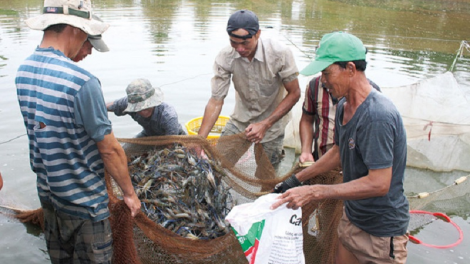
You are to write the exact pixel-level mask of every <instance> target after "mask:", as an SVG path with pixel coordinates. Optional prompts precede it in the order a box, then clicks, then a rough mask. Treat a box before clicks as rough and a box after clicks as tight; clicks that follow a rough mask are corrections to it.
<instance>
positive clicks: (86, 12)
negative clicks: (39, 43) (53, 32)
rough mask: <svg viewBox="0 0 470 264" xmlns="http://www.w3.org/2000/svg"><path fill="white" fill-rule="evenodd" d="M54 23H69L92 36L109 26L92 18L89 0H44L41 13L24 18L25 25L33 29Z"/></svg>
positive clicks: (43, 27)
mask: <svg viewBox="0 0 470 264" xmlns="http://www.w3.org/2000/svg"><path fill="white" fill-rule="evenodd" d="M56 24H67V25H71V26H73V27H76V28H79V29H81V30H83V31H85V32H86V33H87V34H88V35H93V36H95V35H101V34H103V33H104V32H105V31H106V30H107V29H108V27H109V25H108V24H106V23H104V22H102V21H99V20H96V19H93V16H92V7H91V0H44V8H43V14H42V15H39V16H36V17H32V18H29V19H27V20H26V25H28V27H29V28H31V29H35V30H44V29H46V28H48V27H49V26H52V25H56Z"/></svg>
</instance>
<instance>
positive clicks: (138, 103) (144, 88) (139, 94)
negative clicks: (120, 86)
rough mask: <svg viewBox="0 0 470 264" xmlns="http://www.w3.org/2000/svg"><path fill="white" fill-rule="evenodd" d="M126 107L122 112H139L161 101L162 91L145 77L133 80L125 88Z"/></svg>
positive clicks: (157, 104)
mask: <svg viewBox="0 0 470 264" xmlns="http://www.w3.org/2000/svg"><path fill="white" fill-rule="evenodd" d="M126 93H127V108H126V109H125V110H124V112H139V111H142V110H145V109H147V108H150V107H154V106H159V105H160V104H161V103H162V102H163V92H162V91H161V90H160V88H158V87H153V86H152V84H151V83H150V81H149V80H147V79H136V80H133V81H132V82H131V83H130V84H129V85H128V86H127V88H126Z"/></svg>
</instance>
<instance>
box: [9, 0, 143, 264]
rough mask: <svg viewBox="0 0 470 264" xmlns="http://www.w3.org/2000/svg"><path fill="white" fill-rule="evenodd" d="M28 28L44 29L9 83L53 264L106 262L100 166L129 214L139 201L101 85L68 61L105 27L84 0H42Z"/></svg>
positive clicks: (108, 238)
mask: <svg viewBox="0 0 470 264" xmlns="http://www.w3.org/2000/svg"><path fill="white" fill-rule="evenodd" d="M26 24H27V25H28V26H29V27H30V28H32V29H37V30H42V31H44V34H43V38H42V41H41V43H40V44H39V46H38V47H37V48H36V50H35V52H34V53H33V54H32V55H31V56H29V57H28V58H27V59H26V60H25V62H24V63H23V64H22V65H21V66H20V67H19V69H18V72H17V76H16V80H15V82H16V88H17V94H18V101H19V104H20V109H21V113H22V115H23V119H24V123H25V126H26V131H27V134H28V139H29V146H30V164H31V168H32V170H33V171H34V172H35V173H36V175H37V189H38V195H39V200H40V202H41V206H42V208H43V212H44V224H45V230H44V234H45V238H46V243H47V249H48V252H49V256H50V259H51V262H52V263H111V259H112V253H113V250H112V242H113V241H112V234H111V228H110V223H109V220H108V217H109V216H110V213H109V210H108V202H109V198H108V194H107V190H106V185H105V181H104V171H105V169H106V170H107V171H108V172H109V174H110V175H111V176H112V177H113V178H114V180H115V181H116V182H117V184H118V185H119V186H120V187H121V189H122V191H123V200H124V202H125V204H126V205H127V206H128V207H129V209H130V211H131V214H132V215H133V216H134V215H136V214H137V213H138V212H139V211H140V201H139V199H138V198H137V196H136V194H135V192H134V188H133V186H132V183H131V181H130V177H129V172H128V168H127V159H126V155H125V153H124V150H123V149H122V147H121V145H120V144H119V142H118V141H117V140H116V138H115V137H114V134H113V132H112V129H111V122H110V121H109V119H108V116H107V111H106V105H105V102H104V99H103V93H102V91H101V86H100V82H99V80H98V79H97V78H96V77H95V76H94V75H92V74H91V73H89V72H88V71H86V70H84V69H82V68H80V67H79V66H77V64H76V63H75V62H73V61H72V60H71V58H74V57H75V56H76V54H77V53H78V51H79V50H80V48H81V47H82V46H83V43H84V42H85V41H86V40H87V37H88V35H92V36H96V35H100V34H102V33H103V32H104V31H105V30H106V29H107V28H108V25H107V24H105V23H103V22H101V21H98V20H95V19H92V9H91V2H90V1H89V0H45V1H44V9H43V14H42V15H40V16H38V17H34V18H30V19H28V20H27V21H26Z"/></svg>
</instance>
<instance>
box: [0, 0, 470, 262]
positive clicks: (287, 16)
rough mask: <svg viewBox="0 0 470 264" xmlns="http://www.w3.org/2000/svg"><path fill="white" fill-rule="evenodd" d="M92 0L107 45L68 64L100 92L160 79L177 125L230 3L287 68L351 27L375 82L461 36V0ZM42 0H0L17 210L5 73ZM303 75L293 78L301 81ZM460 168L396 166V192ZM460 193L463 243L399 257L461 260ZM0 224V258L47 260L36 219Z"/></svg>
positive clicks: (465, 3)
mask: <svg viewBox="0 0 470 264" xmlns="http://www.w3.org/2000/svg"><path fill="white" fill-rule="evenodd" d="M93 3H94V9H95V13H96V14H97V15H98V16H100V17H101V18H102V19H103V20H105V21H106V22H108V23H109V24H110V25H111V27H110V28H109V30H108V31H107V32H106V33H105V34H104V40H105V41H106V43H107V44H108V46H109V47H110V49H111V51H110V52H107V53H99V52H97V51H94V52H93V54H92V55H91V56H89V57H87V58H86V59H85V60H84V61H82V62H80V64H81V66H82V67H84V68H86V69H88V70H89V71H90V72H92V73H93V74H95V75H96V76H98V78H99V79H100V81H101V83H102V88H103V93H104V96H105V99H106V100H109V101H111V100H114V99H118V98H120V97H122V96H124V95H125V88H126V86H127V84H128V83H130V82H131V81H132V80H133V79H135V78H142V77H143V78H147V79H149V80H150V81H151V82H152V84H153V85H155V86H159V87H161V89H162V91H163V92H164V94H165V101H166V102H168V103H169V104H171V105H173V106H175V108H176V110H177V112H178V115H179V119H180V122H181V123H182V124H184V123H186V122H187V121H189V120H191V119H192V118H195V117H198V116H201V115H202V114H203V112H204V107H205V105H206V103H207V101H208V99H209V97H210V78H211V73H212V63H213V59H214V58H215V56H216V54H217V52H218V51H219V50H220V49H221V48H223V47H224V46H226V45H229V42H228V36H227V34H226V31H225V26H226V22H227V19H228V17H229V16H230V14H231V13H232V12H234V11H235V10H238V9H251V10H253V11H254V12H255V13H257V15H258V17H259V20H260V25H261V30H262V37H271V38H276V39H278V40H279V41H281V42H283V43H285V44H286V45H288V46H289V47H290V48H291V49H292V51H293V52H294V55H295V58H296V62H297V65H298V67H299V69H302V68H303V67H304V66H306V65H307V64H308V63H309V61H310V60H311V59H312V58H313V57H314V47H315V46H316V45H317V44H318V42H319V40H320V38H321V37H322V36H323V35H324V34H325V33H328V32H331V31H334V30H342V31H347V32H350V33H352V34H355V35H356V36H358V37H359V38H361V39H362V40H363V42H364V44H365V45H366V46H367V48H368V51H369V52H368V58H367V60H368V62H369V64H368V68H367V71H366V74H367V76H368V77H369V78H370V79H372V80H374V82H376V83H377V84H378V85H379V86H382V87H395V86H400V85H406V84H410V83H413V82H416V81H418V80H421V79H426V78H429V77H432V76H435V75H437V74H441V73H444V72H446V71H448V70H449V69H450V67H451V65H452V63H453V62H454V59H455V57H456V54H457V51H458V49H459V47H460V44H461V41H462V40H466V39H468V38H469V30H468V28H469V27H468V21H470V1H469V0H448V1H442V0H408V1H383V0H380V1H379V0H352V1H350V0H291V1H287V0H256V1H246V0H245V1H227V0H216V1H207V0H193V1H191V0H181V1H174V0H162V1H151V0H95V1H93ZM42 4H43V1H41V0H16V1H0V94H1V96H0V120H1V122H0V135H1V136H0V171H1V172H2V175H3V177H4V188H3V190H2V191H0V204H1V205H12V206H15V207H19V208H25V209H34V208H37V207H38V206H39V202H38V198H37V191H36V186H35V175H34V174H33V173H32V172H31V170H30V167H29V161H28V148H27V147H28V145H27V139H26V136H25V128H24V125H23V122H22V118H21V114H20V111H19V107H18V103H17V99H16V90H15V86H14V78H15V74H16V70H17V68H18V66H19V65H20V64H21V62H22V61H23V60H24V59H25V58H26V57H27V56H28V55H29V54H30V53H32V52H33V50H34V48H35V47H36V46H37V45H38V44H39V42H40V40H41V37H42V32H39V31H33V30H30V29H29V28H27V27H26V25H25V23H24V20H25V19H26V18H29V17H31V16H35V15H38V14H39V13H40V10H41V8H42ZM469 58H470V54H468V53H466V54H465V53H464V56H463V57H462V58H459V59H458V60H457V63H456V66H455V67H454V69H453V73H454V76H455V77H456V79H457V80H458V82H459V83H460V84H461V86H462V89H463V90H464V92H465V93H466V94H470V63H469ZM308 80H309V78H308V77H300V83H301V88H302V89H304V87H305V85H306V84H307V82H308ZM443 88H445V87H443ZM234 97H235V95H234V93H233V89H232V90H231V93H230V94H229V95H228V97H227V99H226V100H225V105H224V108H223V110H222V114H223V115H230V114H231V112H232V109H233V106H234ZM110 119H111V121H112V122H113V128H114V133H115V134H116V136H117V137H124V138H126V137H132V136H134V135H135V134H137V133H138V132H139V131H140V127H139V126H138V125H137V124H136V123H134V122H133V121H132V119H130V118H128V117H119V118H118V117H116V116H114V115H110ZM464 174H465V173H464V172H450V173H439V172H431V171H425V170H418V169H414V168H408V169H407V182H408V184H405V185H406V186H405V189H406V191H407V193H411V192H413V193H417V192H419V188H420V187H422V186H420V184H419V182H418V184H417V183H416V181H425V182H428V184H427V186H428V187H429V188H434V189H439V188H441V187H442V186H441V185H442V184H445V183H448V182H449V181H450V182H452V179H455V177H458V176H461V175H464ZM413 179H417V180H415V182H413ZM430 179H431V180H430ZM443 179H445V180H443ZM429 182H430V183H432V184H429ZM428 191H429V190H428ZM463 199H464V200H465V199H466V203H464V206H465V209H466V210H465V211H466V212H467V213H463V214H454V215H452V219H453V220H454V221H455V222H456V223H457V224H458V225H459V226H460V227H461V228H462V230H463V232H464V240H463V242H462V243H461V244H460V245H458V246H457V247H454V248H451V249H443V250H436V249H431V248H426V247H424V246H422V245H415V244H410V245H409V258H408V263H470V253H469V252H468V248H469V247H470V238H469V237H466V236H465V235H467V236H468V235H470V220H469V218H468V216H469V213H468V212H470V205H469V202H468V201H469V198H468V194H467V196H466V197H464V198H463ZM445 213H450V214H452V213H453V212H445ZM431 227H433V226H431ZM445 230H447V229H446V227H442V226H441V225H435V226H434V228H431V231H428V233H423V234H422V236H423V237H425V238H432V237H433V236H434V235H436V236H439V234H442V233H443V232H446V231H445ZM424 231H426V230H424ZM424 231H423V232H424ZM434 232H435V233H434ZM0 234H1V238H0V256H1V260H0V262H1V263H48V262H49V261H48V255H47V252H46V246H45V243H44V238H43V235H42V234H41V232H40V231H39V230H38V229H37V228H35V227H32V226H29V225H23V224H21V223H18V222H17V221H15V220H11V219H8V218H6V217H4V216H3V215H0ZM450 240H452V238H450ZM437 241H438V240H437Z"/></svg>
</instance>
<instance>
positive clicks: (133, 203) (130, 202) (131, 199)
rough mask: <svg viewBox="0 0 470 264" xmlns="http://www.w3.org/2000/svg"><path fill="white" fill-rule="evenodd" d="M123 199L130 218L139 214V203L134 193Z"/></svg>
mask: <svg viewBox="0 0 470 264" xmlns="http://www.w3.org/2000/svg"><path fill="white" fill-rule="evenodd" d="M123 199H124V202H125V203H126V205H127V207H129V209H130V210H131V215H132V217H135V216H136V215H137V214H138V213H139V212H140V206H141V203H140V200H139V198H138V197H137V195H136V194H135V192H133V193H132V195H130V196H126V195H124V197H123Z"/></svg>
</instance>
